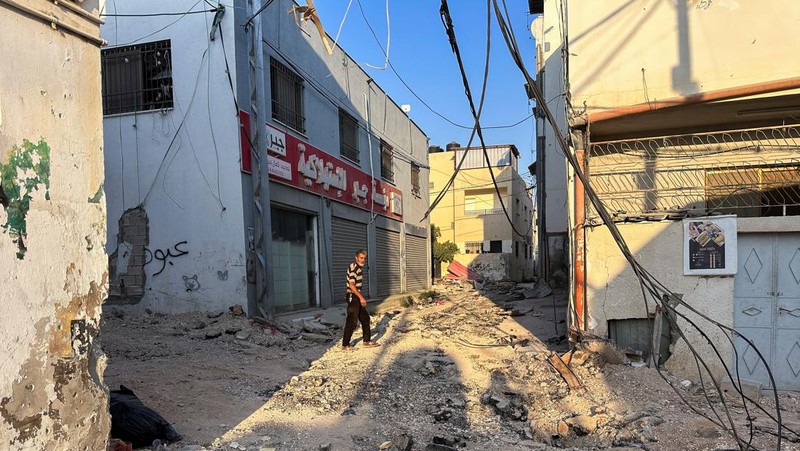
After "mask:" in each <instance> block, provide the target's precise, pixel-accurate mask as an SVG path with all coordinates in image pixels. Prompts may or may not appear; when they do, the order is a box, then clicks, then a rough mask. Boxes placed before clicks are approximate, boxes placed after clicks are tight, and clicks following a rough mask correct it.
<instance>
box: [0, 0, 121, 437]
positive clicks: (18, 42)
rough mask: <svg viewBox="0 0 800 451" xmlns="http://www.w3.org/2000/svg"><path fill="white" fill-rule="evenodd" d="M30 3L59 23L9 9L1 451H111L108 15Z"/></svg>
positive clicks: (0, 161)
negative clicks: (103, 63)
mask: <svg viewBox="0 0 800 451" xmlns="http://www.w3.org/2000/svg"><path fill="white" fill-rule="evenodd" d="M25 5H26V6H27V7H29V8H32V9H33V10H35V11H37V12H41V13H42V14H43V15H44V16H45V17H46V18H47V19H45V20H42V19H41V18H37V17H35V15H33V14H29V13H23V12H21V11H19V10H17V9H15V8H14V7H13V6H10V5H8V4H2V5H0V29H1V30H3V45H2V46H0V58H2V60H3V62H4V65H5V67H6V68H7V70H2V71H0V86H2V91H0V187H2V190H0V226H2V227H0V286H2V290H0V349H2V350H3V352H2V357H0V362H1V363H0V448H1V449H30V450H40V449H104V448H105V443H106V441H107V438H108V433H109V427H110V418H109V415H108V406H107V403H108V398H107V395H106V393H105V391H104V387H103V382H102V373H103V368H104V360H105V358H104V356H103V355H102V351H101V350H100V346H99V343H98V342H97V334H98V330H99V327H98V326H99V321H100V305H101V303H102V301H103V298H104V297H105V292H106V289H107V279H106V277H107V273H106V263H107V260H106V255H105V248H104V246H105V239H106V219H105V199H104V195H103V159H102V155H101V152H102V149H103V142H102V128H101V127H102V112H101V107H100V67H99V62H100V49H99V42H97V41H98V40H99V27H98V22H99V20H98V19H99V16H98V10H99V5H98V2H97V1H86V2H83V3H72V2H70V5H67V6H64V5H63V4H62V5H60V6H59V5H54V4H53V3H52V2H47V1H44V0H38V1H28V2H25ZM69 6H74V7H76V8H82V9H83V10H85V11H86V12H89V13H90V15H91V16H92V17H93V19H89V18H85V17H83V16H81V15H80V14H78V13H77V12H75V11H73V10H72V9H70V8H69ZM53 17H55V18H57V20H58V21H59V22H63V23H68V24H70V25H73V26H75V27H76V28H77V29H78V30H80V31H82V32H83V33H84V34H86V35H87V36H89V37H82V36H80V35H79V34H76V33H74V32H71V31H67V30H65V29H64V28H62V27H60V26H56V27H55V28H56V29H53V28H52V27H51V20H52V19H50V18H53ZM22 49H24V51H21V50H22ZM26 184H28V187H26V186H25V185H26ZM27 195H29V196H30V198H29V199H27V200H26V199H25V197H26V196H27Z"/></svg>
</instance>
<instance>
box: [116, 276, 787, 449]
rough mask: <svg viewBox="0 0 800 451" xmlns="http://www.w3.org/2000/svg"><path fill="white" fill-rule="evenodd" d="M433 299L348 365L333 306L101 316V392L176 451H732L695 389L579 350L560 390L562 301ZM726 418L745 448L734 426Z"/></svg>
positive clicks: (379, 324) (461, 288)
mask: <svg viewBox="0 0 800 451" xmlns="http://www.w3.org/2000/svg"><path fill="white" fill-rule="evenodd" d="M433 289H434V290H435V291H436V292H437V293H438V295H437V296H435V297H433V298H429V299H424V300H423V299H420V298H413V299H411V300H409V301H405V302H404V305H403V306H397V307H395V308H391V309H390V310H388V311H381V312H379V313H377V314H376V315H375V316H373V324H374V325H375V330H376V332H375V334H376V337H375V340H376V341H378V342H379V343H381V346H380V347H377V348H363V347H361V346H360V343H359V341H360V340H359V339H358V332H357V335H356V340H355V342H356V350H355V351H342V350H340V349H339V344H340V343H339V341H340V339H341V329H340V326H341V324H343V322H344V316H343V310H342V309H341V308H337V309H330V310H329V311H327V312H325V316H324V317H323V318H322V321H306V322H305V324H303V322H300V321H298V322H296V323H291V322H284V323H276V326H278V327H271V326H268V325H267V326H265V325H263V324H260V323H258V322H253V321H251V320H248V319H246V318H245V317H243V316H235V315H233V314H232V313H231V312H224V313H220V312H217V313H213V314H208V313H207V312H202V313H199V312H198V313H192V314H184V315H174V316H158V315H143V316H124V315H122V314H120V313H114V312H108V313H107V316H106V318H105V320H104V323H103V329H102V335H101V337H102V340H103V347H104V350H105V351H106V353H107V354H108V356H109V366H108V368H107V370H106V375H105V377H106V383H107V384H108V385H109V387H111V388H116V387H117V386H118V385H120V384H123V385H125V386H127V387H128V388H130V389H132V390H133V391H134V392H135V393H136V394H137V395H138V396H139V397H140V398H141V399H142V400H143V401H144V402H145V404H147V405H148V406H150V407H151V408H153V409H154V410H156V411H157V412H159V413H160V414H161V415H162V416H164V417H165V418H166V419H167V420H169V421H170V422H172V424H173V425H174V426H175V428H176V429H177V430H178V432H179V433H181V434H182V435H183V437H184V440H183V441H182V442H179V443H176V444H172V445H170V447H169V449H175V450H186V451H188V450H202V449H223V450H229V449H240V450H244V449H248V450H270V449H274V450H281V451H283V450H325V449H329V450H378V449H395V450H406V449H413V450H423V449H424V450H445V451H446V450H451V449H467V450H530V449H555V448H562V449H563V448H574V449H603V448H609V447H622V448H623V449H624V448H625V447H630V448H644V449H652V450H678V449H681V450H706V449H707V450H718V449H738V447H737V446H736V442H735V441H734V439H733V438H732V437H731V436H730V435H728V434H726V433H725V432H724V431H723V430H722V429H721V428H719V427H717V426H715V425H714V424H713V423H712V422H710V421H708V420H706V419H703V418H702V417H700V416H699V415H697V414H695V413H693V412H692V411H691V410H690V408H689V406H688V405H687V404H685V403H684V402H682V401H681V399H680V397H679V396H678V394H680V395H682V396H684V397H685V398H687V399H688V400H689V401H690V403H691V404H692V405H693V406H695V407H696V408H698V409H699V411H701V412H704V413H706V414H708V415H710V416H711V417H712V418H713V417H714V416H713V412H712V411H711V410H710V408H709V407H708V406H707V405H706V401H705V400H706V393H705V392H704V391H703V390H702V389H701V388H700V387H698V386H696V385H689V386H684V385H686V384H685V383H684V385H681V384H680V382H681V381H680V380H676V379H674V378H671V377H670V376H669V375H666V380H665V379H664V378H662V377H661V376H659V375H658V374H657V373H656V371H655V370H653V369H650V368H647V367H633V366H631V365H629V364H615V363H610V362H609V358H607V357H604V356H603V355H601V354H598V353H595V352H585V351H582V352H579V353H576V354H575V355H574V358H573V361H572V362H571V365H570V366H571V367H572V370H573V372H574V374H575V375H576V376H577V378H578V380H579V381H580V383H581V384H582V386H583V387H582V388H573V389H570V388H569V387H568V385H567V383H566V382H565V380H564V378H562V376H561V374H560V373H559V372H558V371H556V370H555V369H554V367H553V366H552V365H551V364H550V363H549V361H548V356H549V355H550V353H551V351H558V352H559V353H563V352H564V351H566V350H567V347H568V343H567V342H565V341H564V340H563V338H561V337H563V334H564V331H565V323H564V322H563V319H564V312H565V310H566V308H565V301H564V299H565V297H564V295H563V293H556V294H555V295H554V296H548V297H546V298H543V299H524V296H522V295H521V293H522V291H521V290H520V289H519V288H518V287H514V285H513V284H500V285H496V286H488V287H484V290H482V291H478V290H475V289H473V288H472V286H471V285H468V284H456V283H447V284H441V285H437V286H434V288H433ZM309 315H313V312H312V313H309ZM214 316H216V317H214ZM303 326H305V330H304V331H303V330H301V329H302V327H303ZM610 360H613V359H610ZM669 383H672V384H673V385H674V386H675V387H676V388H675V389H673V388H672V387H671V386H670V385H669ZM676 390H677V392H676ZM712 395H713V394H712ZM712 401H713V398H712ZM780 401H781V407H782V410H783V411H784V422H785V424H787V425H797V424H800V422H798V399H797V397H796V396H795V395H793V394H783V395H781V398H780ZM715 402H716V406H717V408H719V406H720V405H721V404H720V403H719V400H718V399H717V400H716V401H715ZM761 402H762V404H763V405H764V406H765V407H769V406H770V405H771V403H772V401H770V400H769V399H766V398H765V399H762V401H761ZM750 410H751V411H750V414H751V417H753V418H754V421H753V425H754V426H755V427H756V431H755V432H756V434H755V435H754V437H753V442H752V445H753V446H755V447H756V448H757V449H775V443H776V442H775V437H774V435H771V434H770V431H773V432H774V427H772V429H771V426H770V424H771V423H770V422H769V421H768V418H767V417H766V416H765V415H764V414H762V413H761V412H753V411H752V409H750ZM731 412H732V415H733V418H734V422H735V424H736V425H737V428H739V432H740V433H744V436H745V439H747V438H748V437H749V435H748V434H747V431H748V424H747V421H746V418H747V412H746V411H745V410H744V409H742V408H737V407H732V408H731ZM792 428H793V429H794V430H798V429H800V427H792ZM787 435H789V437H790V438H791V439H796V438H797V436H795V435H793V434H787ZM409 443H411V444H410V445H409ZM407 445H408V446H407ZM782 449H800V446H798V444H797V443H792V442H789V441H788V440H784V446H783V448H782Z"/></svg>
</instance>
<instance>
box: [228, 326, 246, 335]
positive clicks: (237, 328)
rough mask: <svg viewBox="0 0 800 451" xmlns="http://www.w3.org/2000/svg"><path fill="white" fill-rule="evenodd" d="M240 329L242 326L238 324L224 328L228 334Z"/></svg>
mask: <svg viewBox="0 0 800 451" xmlns="http://www.w3.org/2000/svg"><path fill="white" fill-rule="evenodd" d="M240 330H242V328H241V327H238V326H234V327H228V328H226V329H225V333H226V334H228V335H234V334H236V333H237V332H239V331H240Z"/></svg>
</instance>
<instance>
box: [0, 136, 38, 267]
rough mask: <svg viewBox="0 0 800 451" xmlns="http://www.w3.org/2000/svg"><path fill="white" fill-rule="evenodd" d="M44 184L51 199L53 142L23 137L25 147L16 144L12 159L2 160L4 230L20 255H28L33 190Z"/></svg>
mask: <svg viewBox="0 0 800 451" xmlns="http://www.w3.org/2000/svg"><path fill="white" fill-rule="evenodd" d="M41 185H44V188H45V194H44V198H45V199H47V200H50V146H48V145H47V143H46V142H45V141H44V140H43V139H41V140H39V143H38V144H33V143H32V142H30V141H28V140H27V139H26V140H23V142H22V147H17V146H14V147H13V148H12V149H11V154H10V155H9V156H8V162H7V163H5V164H3V163H0V206H2V207H3V208H4V209H5V211H6V215H7V219H6V223H5V224H3V225H2V226H0V227H2V229H3V231H4V232H6V233H8V234H9V235H10V236H11V239H12V241H13V242H14V243H15V244H16V245H17V247H18V248H19V251H17V258H19V259H20V260H21V259H23V258H24V257H25V251H26V248H25V241H24V239H25V238H26V236H27V223H26V220H27V216H28V211H29V210H30V207H31V199H32V198H33V197H32V196H31V194H32V193H33V191H38V190H39V187H40V186H41Z"/></svg>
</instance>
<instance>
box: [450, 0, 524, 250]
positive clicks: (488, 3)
mask: <svg viewBox="0 0 800 451" xmlns="http://www.w3.org/2000/svg"><path fill="white" fill-rule="evenodd" d="M486 9H487V17H486V21H487V27H486V62H487V64H486V69H485V73H484V86H483V89H484V93H485V90H486V80H487V79H488V77H489V64H488V62H489V54H490V50H491V26H490V23H491V0H487V1H486ZM439 15H440V16H441V19H442V23H443V24H444V27H445V31H446V32H447V36H448V39H449V41H450V46H451V47H452V50H453V53H455V55H456V61H457V62H458V68H459V71H460V72H461V81H462V83H463V84H464V91H465V94H466V96H467V100H468V101H469V107H470V111H471V112H472V116H473V117H474V118H475V131H476V132H477V135H478V139H479V140H480V143H481V149H482V150H483V156H484V159H485V160H486V166H487V168H488V169H489V175H490V176H491V178H492V184H493V185H494V189H495V192H496V193H497V197H498V198H499V201H500V206H501V207H502V208H503V213H504V214H505V217H506V220H508V223H509V224H510V225H511V230H513V231H514V233H516V234H517V235H519V236H521V237H524V238H526V239H527V238H528V237H529V236H530V233H522V232H520V231H519V230H517V227H516V226H515V225H514V221H513V220H512V219H511V216H510V215H509V213H508V209H507V208H506V204H505V202H503V198H502V195H501V194H500V187H499V186H498V185H497V179H496V178H495V176H494V171H492V162H491V159H490V158H489V152H488V151H487V150H486V142H485V141H484V139H483V132H482V130H481V125H480V116H479V115H478V113H477V111H476V110H475V103H474V101H473V99H472V91H471V90H470V87H469V80H468V79H467V74H466V71H465V69H464V63H463V61H462V60H461V52H460V50H459V48H458V40H457V39H456V34H455V29H454V28H453V20H452V18H451V17H450V8H449V7H448V6H447V0H442V6H441V7H440V9H439ZM467 147H469V146H467ZM464 156H465V157H466V152H464ZM462 162H463V160H462ZM459 169H460V168H459Z"/></svg>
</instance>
